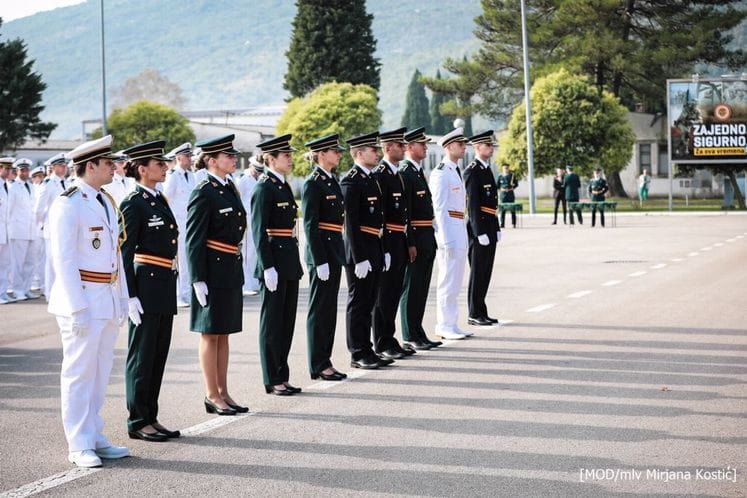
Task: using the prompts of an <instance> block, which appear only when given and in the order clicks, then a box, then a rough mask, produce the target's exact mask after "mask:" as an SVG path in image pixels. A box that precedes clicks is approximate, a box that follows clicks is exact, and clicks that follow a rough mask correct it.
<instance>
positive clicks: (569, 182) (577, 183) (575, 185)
mask: <svg viewBox="0 0 747 498" xmlns="http://www.w3.org/2000/svg"><path fill="white" fill-rule="evenodd" d="M565 169H566V171H567V172H568V173H567V174H566V175H565V176H564V177H563V188H564V189H565V200H566V202H569V203H570V202H578V199H579V197H578V191H579V189H580V188H581V179H580V178H579V177H578V175H577V174H576V173H574V172H573V165H571V164H569V165H567V166H566V167H565ZM569 208H570V206H569ZM570 211H571V212H570V213H568V217H569V219H570V221H571V225H573V212H574V211H575V212H576V216H578V222H579V224H581V225H583V224H584V218H583V216H581V208H580V207H576V209H571V210H570Z"/></svg>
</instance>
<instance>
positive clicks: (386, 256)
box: [384, 252, 392, 271]
mask: <svg viewBox="0 0 747 498" xmlns="http://www.w3.org/2000/svg"><path fill="white" fill-rule="evenodd" d="M390 266H392V255H391V254H389V253H388V252H385V253H384V271H389V267H390Z"/></svg>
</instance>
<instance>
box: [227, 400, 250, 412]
mask: <svg viewBox="0 0 747 498" xmlns="http://www.w3.org/2000/svg"><path fill="white" fill-rule="evenodd" d="M226 404H227V405H228V406H229V407H230V408H232V409H233V410H235V411H236V413H246V412H248V411H249V407H248V406H241V405H234V404H232V403H229V402H228V401H226Z"/></svg>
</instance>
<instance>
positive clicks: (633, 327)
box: [0, 213, 747, 497]
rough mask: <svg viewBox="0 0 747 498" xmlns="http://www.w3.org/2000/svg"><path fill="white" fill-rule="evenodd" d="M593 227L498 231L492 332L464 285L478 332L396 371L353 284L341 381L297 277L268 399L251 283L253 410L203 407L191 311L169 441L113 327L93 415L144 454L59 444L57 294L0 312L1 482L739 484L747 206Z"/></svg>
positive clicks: (744, 428)
mask: <svg viewBox="0 0 747 498" xmlns="http://www.w3.org/2000/svg"><path fill="white" fill-rule="evenodd" d="M584 221H585V224H584V225H582V226H575V227H573V228H570V227H567V226H562V225H559V226H550V220H549V218H547V217H546V216H537V217H535V218H531V217H529V216H526V215H525V216H524V224H523V228H518V229H511V228H508V229H505V230H504V235H503V240H502V241H501V242H500V243H499V247H498V251H497V257H496V261H495V269H494V273H493V279H492V283H491V289H490V292H489V295H488V308H489V310H490V314H491V315H492V316H494V317H497V318H499V319H500V320H501V322H502V323H501V326H499V327H471V326H468V325H467V323H466V319H467V314H466V286H465V289H464V291H463V293H462V295H461V297H460V301H461V307H460V312H461V314H460V317H459V321H460V324H461V326H462V327H463V328H465V329H469V330H471V331H473V332H474V333H475V335H474V336H473V337H471V338H469V339H466V340H463V341H452V342H448V343H446V344H445V345H444V346H443V347H441V348H438V349H435V350H432V351H427V352H419V353H418V354H416V355H415V356H413V357H411V358H408V359H405V360H400V361H397V362H396V363H395V364H394V365H393V366H391V367H388V368H384V369H380V370H376V371H365V372H364V371H358V370H354V369H351V368H350V367H349V356H348V354H347V351H346V348H345V328H344V323H345V322H344V312H345V301H346V299H345V292H346V289H344V288H343V289H341V294H340V299H339V307H338V330H337V337H336V341H335V351H334V357H333V362H334V364H335V365H336V366H337V368H338V369H339V370H341V371H344V372H347V373H349V374H352V375H351V377H352V378H351V379H349V380H347V381H345V382H320V381H312V380H310V378H309V375H308V367H307V363H306V337H305V335H306V331H305V319H306V312H307V308H306V305H307V301H308V280H307V278H306V277H304V279H303V280H302V283H301V295H300V297H299V307H298V313H297V315H296V329H295V338H294V342H293V347H292V350H291V357H290V367H291V378H290V382H291V383H292V384H294V385H299V386H301V387H302V388H303V390H304V391H303V393H302V394H300V395H296V396H292V397H278V396H268V395H266V394H264V390H263V387H262V380H261V372H260V365H259V356H258V352H257V349H258V344H257V324H258V321H259V319H258V317H259V299H258V297H247V298H245V300H244V306H245V309H244V331H243V332H242V333H239V334H236V335H233V336H231V339H230V345H231V356H230V358H231V363H230V367H229V388H230V390H231V393H232V396H233V397H234V399H235V400H236V401H238V402H239V403H241V404H247V405H249V406H250V408H251V412H250V413H249V414H248V415H244V416H236V417H216V416H214V415H208V414H206V413H205V410H204V407H203V405H202V399H203V396H204V390H203V387H202V379H201V374H200V368H199V363H198V360H197V344H198V339H199V338H198V336H197V334H194V333H191V332H189V331H188V323H189V314H188V310H180V311H179V314H178V316H177V317H176V319H175V325H174V336H173V341H172V346H171V352H170V356H169V361H168V363H167V366H166V374H165V379H164V383H163V388H162V393H161V398H160V417H159V418H160V421H161V422H162V423H163V424H164V425H165V426H167V427H169V428H180V429H182V430H183V432H185V435H184V436H183V437H182V438H180V439H178V440H174V441H173V442H168V443H145V442H142V441H134V440H130V439H128V438H127V432H126V425H125V420H126V410H125V397H124V378H123V368H124V360H125V357H126V345H127V333H126V329H125V328H123V329H122V331H121V332H120V336H119V339H118V341H117V347H116V351H115V365H114V370H113V373H112V378H111V382H110V386H109V394H108V398H107V401H106V405H105V407H104V410H103V416H104V418H105V420H106V428H105V432H106V434H107V435H108V436H109V437H110V439H111V440H112V441H113V442H114V443H115V444H121V445H126V446H128V447H129V449H130V451H131V453H132V457H130V458H126V459H123V460H119V461H114V462H112V461H105V463H104V467H103V468H101V469H96V470H78V469H73V468H72V466H71V465H70V464H69V463H68V462H67V459H66V456H67V445H66V443H65V439H64V435H63V432H62V426H61V421H60V409H59V368H60V361H61V345H60V339H59V334H58V331H57V329H56V327H55V321H54V319H53V317H51V316H50V315H49V314H47V312H46V305H45V303H43V302H41V301H39V300H37V301H29V302H23V303H14V304H9V305H4V306H0V427H1V428H2V440H0V496H24V495H28V494H31V493H35V492H38V493H39V494H40V495H50V496H51V495H54V496H59V495H63V496H107V495H109V496H142V495H149V496H158V495H167V494H168V495H179V496H207V495H214V496H221V495H226V494H231V495H234V496H374V495H375V496H391V495H400V496H401V495H409V496H532V497H535V496H548V495H549V496H589V497H598V496H616V495H657V496H658V495H671V496H683V495H697V496H745V495H747V484H746V481H745V472H746V471H747V451H745V450H746V448H747V419H746V418H745V417H746V413H747V401H746V400H747V299H745V295H746V292H745V291H746V290H747V216H743V215H739V214H733V213H730V214H728V215H723V214H717V215H698V214H695V215H688V216H668V215H652V216H625V215H618V219H617V227H616V228H605V229H601V228H594V229H592V228H590V227H589V225H588V222H589V221H590V220H588V219H586V217H585V220H584ZM343 281H344V279H343ZM434 284H435V272H434V281H433V282H432V286H431V293H430V296H429V301H428V309H427V312H426V323H425V325H426V330H429V331H432V330H433V327H434V323H435V286H434ZM343 285H344V282H343ZM397 336H398V337H399V336H400V335H399V331H398V332H397ZM431 336H432V334H431ZM3 491H5V492H6V494H2V492H3Z"/></svg>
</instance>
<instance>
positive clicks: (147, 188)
mask: <svg viewBox="0 0 747 498" xmlns="http://www.w3.org/2000/svg"><path fill="white" fill-rule="evenodd" d="M164 145H166V142H164V141H156V142H149V143H144V144H139V145H135V146H133V147H130V148H129V149H127V150H126V151H124V153H125V154H126V155H127V156H128V157H129V162H128V163H127V165H126V166H125V173H126V174H127V176H129V177H131V178H134V179H135V181H136V182H137V185H136V187H135V191H134V192H132V193H131V194H130V195H128V196H127V197H126V198H125V199H124V201H122V204H121V211H122V216H123V217H124V224H123V227H124V232H123V234H122V237H121V238H122V239H123V242H122V261H123V264H124V273H125V276H126V278H127V288H128V290H129V293H130V299H129V303H128V305H129V306H128V308H129V315H130V325H129V337H128V348H127V365H126V368H125V381H126V392H127V410H128V411H129V417H128V418H127V432H128V433H129V436H130V438H132V439H142V440H144V441H165V440H166V439H167V438H170V437H172V438H173V437H179V435H180V433H179V431H171V430H169V429H166V428H165V427H164V426H162V425H161V424H160V423H159V422H158V394H159V392H160V390H161V381H162V380H163V371H164V367H165V366H166V358H167V357H168V354H169V346H170V344H171V328H172V324H173V321H174V315H175V314H176V260H175V258H176V251H177V243H176V241H177V238H178V235H179V230H178V229H177V226H176V218H174V213H173V212H171V208H170V207H169V205H168V202H167V201H166V198H165V197H164V196H163V195H162V194H161V193H159V192H158V191H157V190H156V184H157V183H158V182H162V181H164V180H165V179H166V170H167V166H166V163H165V162H164V161H165V159H166V158H164V157H163V147H164Z"/></svg>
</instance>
